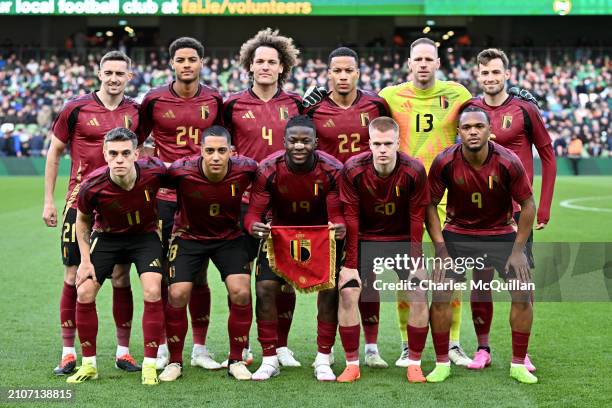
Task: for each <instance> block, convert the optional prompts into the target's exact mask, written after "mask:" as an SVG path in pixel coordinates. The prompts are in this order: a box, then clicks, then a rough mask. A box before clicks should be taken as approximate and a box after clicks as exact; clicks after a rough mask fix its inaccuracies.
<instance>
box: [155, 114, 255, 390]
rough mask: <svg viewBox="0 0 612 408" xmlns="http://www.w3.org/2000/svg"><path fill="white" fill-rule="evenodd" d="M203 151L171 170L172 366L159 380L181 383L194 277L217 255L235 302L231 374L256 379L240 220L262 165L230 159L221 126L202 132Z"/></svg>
mask: <svg viewBox="0 0 612 408" xmlns="http://www.w3.org/2000/svg"><path fill="white" fill-rule="evenodd" d="M201 149H202V153H201V155H200V156H197V157H191V158H185V159H180V160H178V161H176V162H174V163H173V164H172V166H171V167H170V169H169V170H168V175H169V178H170V181H171V182H172V183H173V184H174V186H176V194H177V198H178V204H179V208H178V212H177V214H176V220H175V223H174V228H173V231H172V232H173V234H172V241H171V243H170V244H171V245H170V251H169V255H168V261H169V262H170V290H169V295H170V296H169V298H168V307H167V308H166V333H167V336H168V341H169V343H168V347H169V349H170V364H168V366H166V368H165V369H164V371H163V372H162V373H161V374H160V376H159V379H160V380H162V381H175V380H176V379H177V378H179V377H180V376H181V374H182V362H183V356H182V353H183V345H184V343H185V335H186V334H187V311H186V307H187V303H188V302H189V297H190V296H191V290H192V287H193V280H194V279H195V277H196V276H197V275H198V274H199V273H200V271H201V270H202V265H204V264H206V263H207V262H208V259H212V261H213V262H214V264H215V265H216V266H217V269H219V272H220V273H221V278H222V280H223V282H225V286H226V288H227V293H228V299H229V304H230V308H229V309H230V312H229V317H228V321H227V327H228V334H229V344H230V355H229V361H228V373H229V374H230V375H231V376H233V377H235V378H236V379H238V380H250V379H251V373H250V372H249V370H247V368H246V366H245V363H244V362H243V361H242V350H243V349H244V346H245V345H246V342H247V339H248V336H249V329H250V328H251V321H252V319H253V311H252V306H251V275H250V273H251V271H250V268H249V265H248V264H249V256H248V252H247V247H246V236H245V235H244V233H243V231H242V229H241V228H240V227H239V222H240V203H241V200H242V193H244V191H245V190H246V188H247V187H248V186H249V185H250V184H251V182H252V181H253V179H254V177H255V171H256V170H257V163H256V162H255V161H254V160H252V159H249V158H246V157H243V156H233V157H231V158H230V155H231V136H230V134H229V133H228V131H227V130H226V129H225V128H223V127H221V126H212V127H210V128H208V129H206V130H205V131H204V132H203V133H202V148H201Z"/></svg>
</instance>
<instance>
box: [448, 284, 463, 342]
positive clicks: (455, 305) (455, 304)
mask: <svg viewBox="0 0 612 408" xmlns="http://www.w3.org/2000/svg"><path fill="white" fill-rule="evenodd" d="M451 309H452V311H453V316H452V322H451V328H450V340H451V341H453V342H456V343H457V344H459V339H460V338H461V309H462V307H461V291H460V290H455V291H453V297H452V300H451Z"/></svg>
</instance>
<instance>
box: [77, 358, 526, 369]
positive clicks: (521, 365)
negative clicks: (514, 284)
mask: <svg viewBox="0 0 612 408" xmlns="http://www.w3.org/2000/svg"><path fill="white" fill-rule="evenodd" d="M83 358H85V357H83ZM510 367H525V364H517V363H510Z"/></svg>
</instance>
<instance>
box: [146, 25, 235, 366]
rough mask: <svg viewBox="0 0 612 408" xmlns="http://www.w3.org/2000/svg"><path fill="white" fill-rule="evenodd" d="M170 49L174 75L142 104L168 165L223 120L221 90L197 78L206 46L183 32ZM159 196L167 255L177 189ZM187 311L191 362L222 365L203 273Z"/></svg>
mask: <svg viewBox="0 0 612 408" xmlns="http://www.w3.org/2000/svg"><path fill="white" fill-rule="evenodd" d="M169 54H170V58H171V62H170V65H171V66H172V69H173V70H174V73H175V80H174V81H173V82H172V83H170V84H168V85H163V86H161V87H158V88H155V89H152V90H150V91H149V92H148V93H147V94H146V95H145V97H144V100H143V101H142V105H141V107H140V111H141V118H142V121H143V123H142V129H143V136H144V137H147V136H149V133H151V134H152V135H153V140H154V142H155V155H156V156H157V157H159V158H160V159H161V160H162V161H163V162H164V163H165V164H166V165H167V166H169V165H170V164H171V163H172V162H174V161H175V160H178V159H181V158H183V157H187V156H190V155H194V154H198V153H199V150H200V137H201V133H202V130H203V129H206V128H208V127H210V126H212V125H214V124H220V123H221V122H222V115H221V110H222V107H223V106H222V100H221V95H220V94H219V92H217V90H216V89H213V88H210V87H208V86H205V85H202V84H201V83H200V71H201V70H202V64H203V57H204V47H203V46H202V44H200V42H199V41H198V40H196V39H193V38H189V37H181V38H179V39H177V40H175V41H174V42H173V43H172V44H170V48H169ZM158 198H159V200H158V203H159V213H160V219H161V223H162V242H163V244H164V254H167V250H168V241H169V239H170V233H171V231H172V223H173V222H174V213H175V212H176V209H177V204H176V193H175V191H174V190H172V189H165V188H164V189H162V190H160V192H159V197H158ZM205 270H206V266H204V271H205ZM165 289H166V288H164V289H163V290H164V291H165ZM189 312H190V314H191V329H192V332H193V352H192V358H191V365H193V366H200V367H202V368H206V369H209V370H216V369H219V368H221V365H220V364H219V363H217V362H216V361H215V360H213V358H212V356H211V354H210V353H209V351H208V350H207V349H206V345H205V344H206V332H207V331H208V324H209V317H210V288H209V287H208V283H207V282H206V281H205V280H204V279H203V275H199V277H198V279H197V280H196V282H195V285H194V288H193V291H192V296H191V300H190V302H189ZM159 352H160V358H159V359H158V366H157V367H158V369H162V368H164V367H165V365H166V364H167V363H168V349H167V346H166V344H162V345H161V346H160V350H159Z"/></svg>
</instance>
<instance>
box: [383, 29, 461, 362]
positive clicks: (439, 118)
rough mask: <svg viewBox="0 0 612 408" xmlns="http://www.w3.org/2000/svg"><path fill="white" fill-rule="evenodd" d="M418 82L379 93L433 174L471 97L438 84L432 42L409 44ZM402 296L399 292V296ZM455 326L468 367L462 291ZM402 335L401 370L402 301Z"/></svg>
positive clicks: (406, 145)
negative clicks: (434, 164) (463, 339)
mask: <svg viewBox="0 0 612 408" xmlns="http://www.w3.org/2000/svg"><path fill="white" fill-rule="evenodd" d="M408 64H409V66H410V71H411V72H412V75H413V80H412V81H410V82H406V83H403V84H399V85H395V86H390V87H387V88H385V89H383V90H382V91H381V92H380V96H382V97H383V98H385V100H386V101H387V103H388V104H389V107H390V108H391V113H392V116H393V118H394V119H395V120H396V122H397V123H398V124H399V127H400V150H401V151H402V152H405V153H407V154H408V155H410V156H412V157H415V158H417V159H418V160H420V161H421V162H422V163H423V165H424V166H425V169H426V170H429V167H430V166H431V163H432V161H433V159H434V157H436V155H437V154H438V153H440V152H441V151H442V150H444V149H446V148H447V147H449V146H451V145H452V144H454V143H455V137H456V134H457V132H456V129H457V113H458V112H459V108H460V107H461V105H462V104H463V103H464V102H465V101H467V100H469V99H470V98H471V97H472V96H471V95H470V92H469V91H468V90H467V89H465V87H464V86H463V85H461V84H458V83H456V82H452V81H439V80H437V79H436V72H437V71H438V69H439V68H440V58H439V57H438V47H436V44H435V43H434V42H433V41H432V40H430V39H429V38H419V39H417V40H415V41H414V42H413V43H412V44H411V45H410V59H409V60H408ZM445 208H446V197H444V198H443V199H442V201H441V202H440V207H439V208H438V211H439V213H440V219H444V218H445ZM399 293H400V292H398V294H399ZM452 305H453V325H452V328H451V342H450V346H451V349H450V351H449V355H450V358H451V360H452V361H453V362H454V363H455V364H457V365H462V366H467V365H468V364H469V363H470V362H471V360H470V359H469V358H468V356H467V355H466V354H465V352H464V351H463V349H462V348H461V345H460V343H459V338H460V329H461V293H460V292H459V291H457V292H456V293H455V294H454V298H453V302H452ZM397 312H398V316H399V321H400V333H401V335H402V340H403V344H402V347H403V352H402V355H401V356H400V358H399V359H398V360H397V361H396V363H395V364H396V365H397V366H402V367H403V366H406V365H407V364H408V348H407V346H408V344H407V339H406V323H407V315H408V308H407V303H406V302H405V301H403V300H400V301H399V302H398V310H397Z"/></svg>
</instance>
